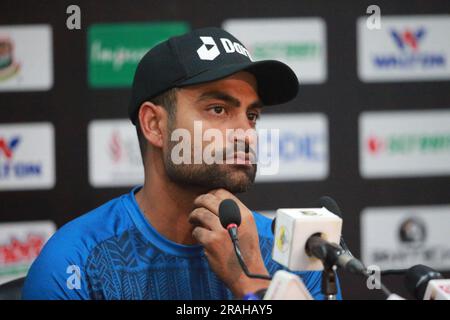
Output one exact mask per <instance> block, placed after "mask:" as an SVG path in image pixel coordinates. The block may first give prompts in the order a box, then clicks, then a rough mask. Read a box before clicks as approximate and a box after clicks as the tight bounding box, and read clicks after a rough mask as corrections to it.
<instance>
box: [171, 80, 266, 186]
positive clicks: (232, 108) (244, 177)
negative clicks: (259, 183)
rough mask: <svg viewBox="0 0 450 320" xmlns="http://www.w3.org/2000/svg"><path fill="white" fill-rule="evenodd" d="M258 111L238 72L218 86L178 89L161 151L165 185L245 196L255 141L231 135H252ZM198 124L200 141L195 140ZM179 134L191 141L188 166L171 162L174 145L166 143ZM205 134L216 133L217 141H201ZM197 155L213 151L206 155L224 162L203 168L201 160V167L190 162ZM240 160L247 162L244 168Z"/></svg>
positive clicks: (248, 83)
mask: <svg viewBox="0 0 450 320" xmlns="http://www.w3.org/2000/svg"><path fill="white" fill-rule="evenodd" d="M261 107H262V103H261V101H260V100H259V97H258V94H257V88H256V79H255V77H254V76H253V75H252V74H250V73H248V72H238V73H236V74H234V75H231V76H229V77H227V78H224V79H222V80H218V81H214V82H209V83H206V84H200V85H193V86H188V87H185V88H181V89H179V90H178V92H177V107H176V115H175V120H174V122H173V123H172V124H171V125H170V127H169V130H168V131H169V132H168V135H167V136H166V139H165V142H164V148H163V154H164V165H165V169H166V173H167V175H168V177H169V179H171V180H172V181H173V182H176V183H178V184H182V185H185V186H188V187H189V186H191V187H200V188H202V189H206V190H211V189H216V188H224V189H227V190H228V191H230V192H232V193H239V192H244V191H246V190H247V189H248V188H249V187H250V185H251V184H252V183H253V181H254V180H255V175H256V163H255V160H256V159H255V157H256V155H255V151H256V150H255V145H256V138H255V136H256V135H248V134H242V133H239V132H238V133H237V134H236V131H235V130H236V129H240V130H241V131H247V133H248V132H253V133H255V124H256V120H257V118H258V117H259V113H260V111H261ZM199 124H201V133H202V134H201V135H198V133H199ZM195 126H197V129H195ZM180 129H185V130H184V131H185V132H189V134H190V137H191V141H190V146H191V148H190V149H191V157H190V160H191V161H188V163H186V161H184V162H182V163H179V161H175V162H174V159H173V156H174V154H173V153H172V150H174V147H175V146H176V145H177V144H179V140H178V139H177V140H176V141H171V136H172V133H174V131H176V130H180ZM210 129H216V131H215V132H219V131H220V133H221V135H220V136H221V137H222V138H221V139H220V140H219V139H215V138H211V139H210V140H209V141H205V139H204V135H203V133H205V132H207V131H208V130H209V131H210V132H211V130H210ZM196 133H197V134H196ZM216 137H217V136H216ZM194 140H200V141H194ZM206 140H207V139H206ZM199 149H202V150H203V151H205V150H206V151H207V150H212V152H211V153H210V154H213V155H214V156H215V157H216V158H215V159H216V160H218V159H219V160H223V161H214V163H211V161H209V162H207V163H205V158H204V157H202V159H201V163H198V162H194V161H195V159H194V154H195V153H196V152H197V155H199V154H202V153H201V151H200V150H199ZM199 151H200V152H199ZM236 151H237V152H236ZM203 155H205V154H203ZM197 159H198V158H197ZM243 159H246V160H247V161H245V163H243V162H244V161H243ZM217 162H222V163H217Z"/></svg>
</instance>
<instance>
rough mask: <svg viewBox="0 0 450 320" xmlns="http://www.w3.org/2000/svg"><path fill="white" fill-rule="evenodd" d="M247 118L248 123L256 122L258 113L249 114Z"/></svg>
mask: <svg viewBox="0 0 450 320" xmlns="http://www.w3.org/2000/svg"><path fill="white" fill-rule="evenodd" d="M247 117H248V120H250V121H256V120H258V119H259V113H249V114H248V115H247Z"/></svg>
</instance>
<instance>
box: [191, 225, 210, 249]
mask: <svg viewBox="0 0 450 320" xmlns="http://www.w3.org/2000/svg"><path fill="white" fill-rule="evenodd" d="M212 234H213V232H212V231H211V230H208V229H205V228H203V227H195V228H194V230H192V236H193V237H194V239H195V240H197V242H198V243H199V244H201V245H202V246H204V247H205V246H208V244H209V243H211V241H212V238H213V237H212Z"/></svg>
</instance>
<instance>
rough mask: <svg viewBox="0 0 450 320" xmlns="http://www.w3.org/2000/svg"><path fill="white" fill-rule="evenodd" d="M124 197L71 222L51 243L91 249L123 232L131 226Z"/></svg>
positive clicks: (57, 233) (56, 234)
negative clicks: (82, 245)
mask: <svg viewBox="0 0 450 320" xmlns="http://www.w3.org/2000/svg"><path fill="white" fill-rule="evenodd" d="M124 196H125V195H123V196H120V197H117V198H114V199H112V200H110V201H108V202H106V203H104V204H102V205H100V206H99V207H97V208H95V209H93V210H91V211H89V212H87V213H85V214H83V215H81V216H80V217H78V218H76V219H74V220H72V221H69V222H68V223H66V224H65V225H64V226H62V227H61V228H60V229H59V230H58V231H57V232H56V233H55V234H54V235H53V237H52V238H51V239H50V240H49V243H50V241H53V242H60V243H64V244H70V245H74V244H77V243H83V244H84V245H86V246H88V247H89V246H92V245H95V244H96V243H99V242H101V241H103V240H105V239H107V238H109V237H112V236H115V235H117V234H119V233H121V232H123V230H125V229H127V228H128V227H129V225H130V219H129V217H128V213H127V212H126V208H125V207H124V205H123V203H122V201H123V197H124Z"/></svg>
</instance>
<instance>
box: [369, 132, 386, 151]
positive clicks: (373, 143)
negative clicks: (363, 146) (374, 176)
mask: <svg viewBox="0 0 450 320" xmlns="http://www.w3.org/2000/svg"><path fill="white" fill-rule="evenodd" d="M367 145H368V147H369V151H370V153H372V154H376V153H378V152H380V150H381V149H382V148H383V141H381V139H379V138H377V137H375V136H372V137H369V139H368V140H367Z"/></svg>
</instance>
